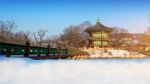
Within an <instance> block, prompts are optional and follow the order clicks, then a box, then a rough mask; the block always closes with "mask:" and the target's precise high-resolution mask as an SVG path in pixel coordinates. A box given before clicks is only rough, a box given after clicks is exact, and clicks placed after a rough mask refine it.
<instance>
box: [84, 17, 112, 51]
mask: <svg viewBox="0 0 150 84" xmlns="http://www.w3.org/2000/svg"><path fill="white" fill-rule="evenodd" d="M112 31H113V29H112V28H110V27H106V26H104V25H103V24H101V22H100V20H99V19H97V22H96V25H94V26H91V27H88V28H87V29H86V32H87V33H88V34H89V38H88V39H87V40H88V47H90V48H108V47H110V38H109V37H110V33H111V32H112Z"/></svg>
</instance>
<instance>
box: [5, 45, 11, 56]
mask: <svg viewBox="0 0 150 84" xmlns="http://www.w3.org/2000/svg"><path fill="white" fill-rule="evenodd" d="M10 56H11V49H10V45H8V48H7V52H6V57H10Z"/></svg>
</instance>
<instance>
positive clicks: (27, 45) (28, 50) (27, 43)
mask: <svg viewBox="0 0 150 84" xmlns="http://www.w3.org/2000/svg"><path fill="white" fill-rule="evenodd" d="M29 54H30V41H27V42H26V43H25V54H24V57H29Z"/></svg>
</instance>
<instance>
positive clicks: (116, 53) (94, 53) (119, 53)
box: [85, 50, 147, 58]
mask: <svg viewBox="0 0 150 84" xmlns="http://www.w3.org/2000/svg"><path fill="white" fill-rule="evenodd" d="M85 51H87V52H89V53H90V57H91V58H94V57H102V58H112V57H119V58H134V57H135V58H140V57H147V56H145V55H143V54H140V53H137V52H128V51H125V50H107V51H105V50H85Z"/></svg>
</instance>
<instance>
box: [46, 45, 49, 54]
mask: <svg viewBox="0 0 150 84" xmlns="http://www.w3.org/2000/svg"><path fill="white" fill-rule="evenodd" d="M49 53H50V45H47V54H46V56H49Z"/></svg>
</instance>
